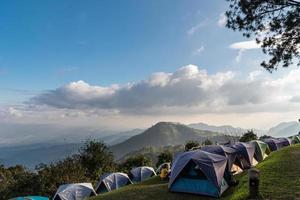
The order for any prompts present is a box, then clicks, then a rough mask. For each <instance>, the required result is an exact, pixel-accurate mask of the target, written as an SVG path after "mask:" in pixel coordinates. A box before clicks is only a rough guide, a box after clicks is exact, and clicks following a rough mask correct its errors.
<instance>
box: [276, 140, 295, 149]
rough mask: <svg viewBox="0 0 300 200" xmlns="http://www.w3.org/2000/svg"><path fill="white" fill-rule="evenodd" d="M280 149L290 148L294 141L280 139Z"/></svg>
mask: <svg viewBox="0 0 300 200" xmlns="http://www.w3.org/2000/svg"><path fill="white" fill-rule="evenodd" d="M277 140H279V145H280V148H282V147H286V146H290V145H291V144H292V140H291V139H289V138H278V139H277Z"/></svg>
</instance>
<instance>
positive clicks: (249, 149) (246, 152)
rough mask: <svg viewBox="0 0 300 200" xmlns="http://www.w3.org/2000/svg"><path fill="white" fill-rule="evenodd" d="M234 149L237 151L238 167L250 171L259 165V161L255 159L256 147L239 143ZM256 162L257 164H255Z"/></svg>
mask: <svg viewBox="0 0 300 200" xmlns="http://www.w3.org/2000/svg"><path fill="white" fill-rule="evenodd" d="M232 148H234V149H236V150H237V158H238V159H236V163H235V164H236V165H238V166H239V167H240V168H241V169H243V170H245V169H249V168H251V167H252V166H253V165H255V164H257V161H256V160H255V158H254V153H255V147H254V146H253V145H251V144H247V143H243V142H238V143H235V144H234V145H233V146H232ZM254 161H255V162H254Z"/></svg>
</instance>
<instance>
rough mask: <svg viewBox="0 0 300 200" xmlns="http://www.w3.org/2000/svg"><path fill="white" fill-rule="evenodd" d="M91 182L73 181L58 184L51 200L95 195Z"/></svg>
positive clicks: (78, 199)
mask: <svg viewBox="0 0 300 200" xmlns="http://www.w3.org/2000/svg"><path fill="white" fill-rule="evenodd" d="M96 195H97V194H96V192H95V190H94V188H93V186H92V184H91V183H74V184H65V185H61V186H59V188H58V190H57V192H56V194H55V195H54V198H53V200H83V199H85V198H88V197H91V196H96Z"/></svg>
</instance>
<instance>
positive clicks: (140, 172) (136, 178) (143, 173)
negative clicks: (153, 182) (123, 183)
mask: <svg viewBox="0 0 300 200" xmlns="http://www.w3.org/2000/svg"><path fill="white" fill-rule="evenodd" d="M152 176H156V173H155V171H154V169H153V168H152V167H147V166H142V167H137V168H134V169H132V170H131V171H130V178H131V180H132V181H133V182H142V181H144V180H147V179H148V178H150V177H152Z"/></svg>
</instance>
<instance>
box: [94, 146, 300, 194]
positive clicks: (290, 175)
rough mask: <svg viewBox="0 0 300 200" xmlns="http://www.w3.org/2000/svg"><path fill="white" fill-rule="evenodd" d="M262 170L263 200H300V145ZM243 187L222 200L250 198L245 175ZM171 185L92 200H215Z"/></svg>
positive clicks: (155, 182) (132, 188)
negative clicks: (174, 188) (171, 188)
mask: <svg viewBox="0 0 300 200" xmlns="http://www.w3.org/2000/svg"><path fill="white" fill-rule="evenodd" d="M257 168H258V169H259V170H260V173H261V178H260V181H261V183H260V193H261V195H262V197H263V199H270V200H277V199H287V200H289V199H290V200H300V198H299V197H300V144H298V145H294V146H291V147H286V148H283V149H281V150H279V151H276V152H273V153H272V154H271V155H270V156H269V157H268V158H267V159H266V160H264V161H263V162H261V163H260V164H258V165H257ZM236 178H237V179H238V180H239V181H240V183H239V185H238V186H236V187H231V188H229V189H228V190H227V191H226V192H225V193H224V194H223V196H222V198H221V199H222V200H243V199H246V198H247V195H248V177H247V173H246V172H244V173H242V174H240V175H238V176H237V177H236ZM167 185H168V183H167V182H166V181H161V180H160V179H159V177H154V178H151V179H149V180H147V181H145V182H143V183H140V184H135V185H129V186H126V187H123V188H120V189H118V190H115V191H112V192H109V193H106V194H101V195H98V196H97V197H93V198H90V199H89V200H123V199H127V200H148V199H163V200H183V199H184V200H196V199H197V200H211V199H212V198H209V197H204V196H198V195H190V194H182V193H171V192H169V191H168V187H167Z"/></svg>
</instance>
